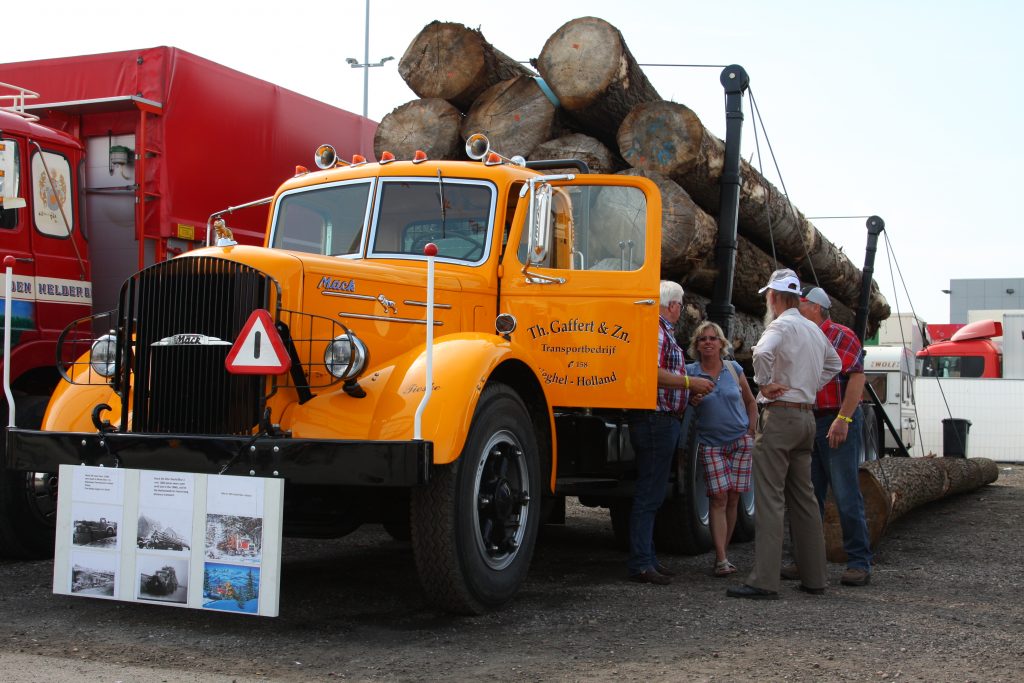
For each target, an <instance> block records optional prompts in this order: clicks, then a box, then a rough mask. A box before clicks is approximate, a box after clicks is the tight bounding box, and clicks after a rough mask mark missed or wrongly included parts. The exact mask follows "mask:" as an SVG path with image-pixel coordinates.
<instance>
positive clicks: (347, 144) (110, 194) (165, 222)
mask: <svg viewBox="0 0 1024 683" xmlns="http://www.w3.org/2000/svg"><path fill="white" fill-rule="evenodd" d="M0 81H2V82H6V83H12V84H16V85H18V86H20V87H22V88H26V89H28V90H32V91H35V92H36V93H39V95H40V97H39V98H38V99H36V100H34V101H30V102H29V103H27V104H28V106H27V107H26V109H27V110H28V111H29V112H31V113H34V114H36V115H37V116H39V117H40V123H42V124H43V125H46V126H50V127H52V128H56V129H58V130H63V131H65V132H67V133H70V134H71V135H73V136H75V137H77V138H79V139H80V140H82V142H83V144H84V145H85V148H86V165H85V169H84V171H85V173H84V185H85V193H86V197H87V211H86V216H87V217H86V221H85V227H86V234H87V235H89V237H90V254H89V257H90V260H91V261H92V266H93V271H94V272H95V273H107V274H113V275H114V277H111V278H110V279H109V281H110V285H109V287H106V286H104V283H103V282H100V281H99V280H98V279H97V281H96V282H95V283H94V285H95V286H94V292H93V295H94V305H95V306H96V308H97V309H98V310H104V307H106V308H112V307H113V304H114V299H115V297H116V291H117V288H118V287H119V286H120V283H121V282H122V281H123V280H124V279H125V278H126V277H128V276H129V275H130V274H131V273H133V272H134V271H135V270H137V269H138V268H141V267H143V266H145V265H149V264H152V263H154V262H156V261H162V260H164V259H166V258H169V257H171V256H173V255H175V254H177V253H180V252H182V251H187V250H189V249H192V248H194V247H196V246H200V245H201V244H202V242H203V240H205V238H206V222H207V218H208V217H209V215H210V214H211V213H213V212H214V211H219V210H221V209H224V208H227V207H228V206H237V205H239V204H243V203H246V202H249V201H251V200H254V199H259V198H262V197H266V196H269V195H271V194H273V192H274V191H275V190H276V188H277V186H278V185H279V184H280V183H281V182H282V181H283V180H285V179H286V178H288V177H290V176H292V175H293V174H294V173H295V166H296V165H298V164H301V165H305V166H310V165H311V162H312V161H313V152H314V150H315V149H316V147H317V146H318V145H320V144H323V143H330V144H332V145H334V146H335V148H337V150H338V152H339V155H340V156H341V157H342V158H350V157H351V155H352V154H354V153H363V154H365V155H366V156H372V150H373V135H374V132H375V130H376V127H377V124H376V123H374V122H373V121H370V120H368V119H365V118H363V117H362V116H359V115H357V114H353V113H351V112H347V111H344V110H341V109H338V108H336V107H332V106H329V105H327V104H324V103H323V102H318V101H316V100H314V99H311V98H309V97H306V96H304V95H300V94H298V93H295V92H292V91H290V90H287V89H285V88H281V87H279V86H277V85H274V84H273V83H268V82H267V81H263V80H260V79H258V78H253V77H252V76H248V75H246V74H243V73H241V72H238V71H235V70H233V69H229V68H227V67H225V66H222V65H220V64H216V63H214V62H211V61H209V60H207V59H203V58H202V57H198V56H196V55H193V54H190V53H188V52H185V51H183V50H179V49H177V48H173V47H156V48H149V49H142V50H130V51H126V52H111V53H106V54H96V55H85V56H79V57H65V58H59V59H43V60H36V61H29V62H16V63H10V64H0ZM139 179H144V182H138V180H139ZM266 217H267V216H266V210H265V207H259V208H253V209H245V210H241V211H239V212H238V213H235V214H233V215H231V216H228V225H229V226H230V227H231V228H232V229H233V230H234V232H235V237H236V239H237V240H238V241H239V242H242V243H262V240H263V234H264V231H265V228H266ZM140 238H141V239H140Z"/></svg>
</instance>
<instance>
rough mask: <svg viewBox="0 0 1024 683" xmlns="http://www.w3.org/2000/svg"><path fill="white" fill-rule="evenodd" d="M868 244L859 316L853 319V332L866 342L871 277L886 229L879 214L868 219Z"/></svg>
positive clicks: (865, 254)
mask: <svg viewBox="0 0 1024 683" xmlns="http://www.w3.org/2000/svg"><path fill="white" fill-rule="evenodd" d="M867 226H868V246H867V249H865V251H864V276H863V277H862V278H861V280H860V299H859V300H858V301H857V317H856V318H854V321H853V332H854V334H856V335H857V339H859V340H860V341H861V343H863V342H864V337H865V336H867V332H868V301H870V299H871V278H872V277H874V274H875V252H877V251H878V236H879V235H881V234H882V231H883V230H885V221H883V220H882V219H881V218H879V217H878V216H871V217H870V218H868V220H867Z"/></svg>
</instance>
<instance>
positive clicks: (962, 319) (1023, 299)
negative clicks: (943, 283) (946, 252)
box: [943, 277, 1024, 324]
mask: <svg viewBox="0 0 1024 683" xmlns="http://www.w3.org/2000/svg"><path fill="white" fill-rule="evenodd" d="M943 291H945V292H946V293H947V294H949V322H951V323H961V324H964V323H969V322H973V321H975V320H982V319H987V318H992V319H994V320H999V319H1001V318H1002V313H1004V312H1006V311H1017V310H1024V278H1020V277H1006V278H998V277H997V278H976V279H963V280H950V281H949V289H948V290H943ZM972 311H975V312H977V314H974V315H972ZM982 312H993V313H992V315H987V314H981V313H982ZM979 314H981V315H980V317H979Z"/></svg>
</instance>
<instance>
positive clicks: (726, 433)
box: [686, 360, 750, 446]
mask: <svg viewBox="0 0 1024 683" xmlns="http://www.w3.org/2000/svg"><path fill="white" fill-rule="evenodd" d="M722 362H723V363H732V365H733V367H734V368H735V370H736V377H737V379H740V381H746V380H744V379H742V378H743V368H742V367H740V364H739V363H737V362H736V361H734V360H733V361H730V360H723V361H722ZM686 374H688V375H691V376H697V377H704V378H706V379H709V380H711V381H712V382H714V383H715V389H714V391H712V392H711V393H710V394H708V395H706V396H705V397H704V400H702V401H701V402H700V405H699V406H697V408H696V410H697V442H698V443H702V444H704V445H706V446H725V445H728V444H730V443H732V442H733V441H735V440H736V439H738V438H740V437H741V436H743V434H744V433H745V432H746V431H747V428H748V427H750V419H749V418H748V417H747V407H746V406H745V405H744V404H743V394H742V393H740V387H739V385H738V384H736V381H735V380H733V378H732V373H731V372H729V369H728V368H726V367H725V366H724V365H723V366H722V372H721V373H719V375H718V377H712V376H711V375H710V374H709V373H708V372H705V371H704V370H703V369H702V368H701V367H700V361H697V362H694V363H688V364H687V366H686ZM691 408H692V406H691Z"/></svg>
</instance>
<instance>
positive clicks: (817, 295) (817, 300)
mask: <svg viewBox="0 0 1024 683" xmlns="http://www.w3.org/2000/svg"><path fill="white" fill-rule="evenodd" d="M800 300H801V301H810V302H811V303H812V304H818V305H819V306H821V307H822V308H825V309H828V308H831V307H832V300H831V299H829V298H828V294H826V293H825V290H824V289H822V288H821V287H811V288H810V289H808V290H807V292H806V293H805V294H804V295H803V296H802V297H800Z"/></svg>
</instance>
